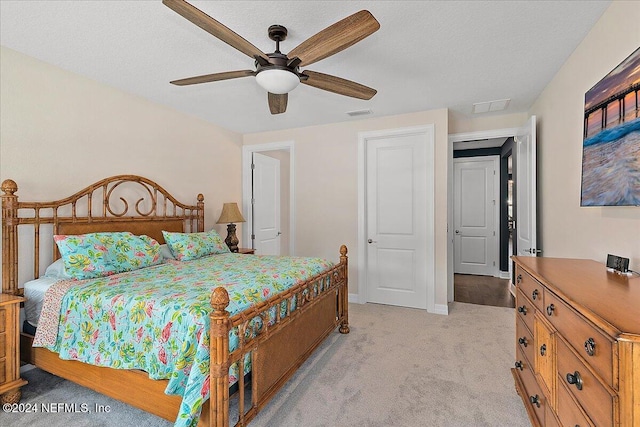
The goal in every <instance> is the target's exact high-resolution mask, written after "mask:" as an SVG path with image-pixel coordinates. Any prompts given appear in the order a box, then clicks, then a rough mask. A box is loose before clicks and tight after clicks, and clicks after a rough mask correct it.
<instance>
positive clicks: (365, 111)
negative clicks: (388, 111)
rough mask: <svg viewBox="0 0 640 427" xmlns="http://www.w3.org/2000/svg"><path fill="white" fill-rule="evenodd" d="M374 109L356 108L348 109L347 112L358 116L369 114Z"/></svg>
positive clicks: (352, 115)
mask: <svg viewBox="0 0 640 427" xmlns="http://www.w3.org/2000/svg"><path fill="white" fill-rule="evenodd" d="M372 113H373V111H371V110H355V111H347V114H348V115H350V116H351V117H356V116H366V115H369V114H372Z"/></svg>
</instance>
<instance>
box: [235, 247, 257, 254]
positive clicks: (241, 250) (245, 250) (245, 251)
mask: <svg viewBox="0 0 640 427" xmlns="http://www.w3.org/2000/svg"><path fill="white" fill-rule="evenodd" d="M238 253H239V254H252V255H253V254H255V253H256V250H255V249H251V248H238Z"/></svg>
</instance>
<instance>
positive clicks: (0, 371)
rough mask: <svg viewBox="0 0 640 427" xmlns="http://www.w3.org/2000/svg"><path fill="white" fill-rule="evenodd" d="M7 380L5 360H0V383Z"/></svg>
mask: <svg viewBox="0 0 640 427" xmlns="http://www.w3.org/2000/svg"><path fill="white" fill-rule="evenodd" d="M6 382H7V360H6V359H2V360H0V385H2V384H4V383H6Z"/></svg>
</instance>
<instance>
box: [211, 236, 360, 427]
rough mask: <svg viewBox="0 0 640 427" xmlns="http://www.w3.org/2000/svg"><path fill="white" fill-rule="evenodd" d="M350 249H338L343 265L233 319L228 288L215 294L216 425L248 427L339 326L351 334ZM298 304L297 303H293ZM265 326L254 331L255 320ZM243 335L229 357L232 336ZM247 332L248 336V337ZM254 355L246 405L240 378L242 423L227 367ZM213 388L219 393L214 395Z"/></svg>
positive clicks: (213, 402) (213, 384) (213, 364)
mask: <svg viewBox="0 0 640 427" xmlns="http://www.w3.org/2000/svg"><path fill="white" fill-rule="evenodd" d="M347 277H348V262H347V248H346V246H344V245H343V246H342V247H341V248H340V263H339V264H338V265H336V266H335V267H333V268H331V269H330V270H328V271H326V272H324V273H322V274H320V275H318V276H316V277H313V278H311V279H309V280H308V281H306V282H303V283H300V284H298V285H296V286H295V287H293V288H291V289H289V290H288V291H286V292H283V293H281V294H278V295H276V296H274V297H272V298H270V299H269V300H267V301H265V302H263V303H261V304H259V305H257V306H255V307H252V308H250V309H248V310H246V311H244V312H242V313H239V314H237V315H235V316H233V317H230V315H229V312H227V311H226V307H227V306H228V304H229V295H228V294H227V291H226V289H224V288H216V289H215V290H214V292H213V294H212V296H211V305H212V307H213V309H214V310H213V312H212V313H211V315H210V319H211V362H210V378H211V397H210V405H209V410H210V420H211V425H212V426H216V427H219V426H225V427H226V426H228V425H230V423H232V424H233V425H237V426H243V425H246V424H247V423H248V422H249V421H251V419H253V418H254V417H255V416H256V415H257V413H258V411H259V410H260V409H261V408H262V407H264V405H265V404H266V403H267V402H268V401H269V400H270V399H271V398H272V397H273V396H274V395H275V393H276V392H277V391H278V390H279V389H280V388H281V387H282V386H283V385H284V384H285V383H286V382H287V380H288V379H289V378H290V377H291V376H292V375H293V374H294V373H295V372H296V370H297V369H298V368H299V367H300V365H302V363H304V361H305V360H306V359H307V358H308V357H309V356H310V355H311V354H312V353H313V351H314V350H315V349H316V348H317V347H318V346H319V345H320V344H321V343H322V341H323V340H324V339H325V338H326V337H327V336H328V335H329V334H330V333H331V332H332V331H333V330H335V329H336V327H338V326H339V327H340V328H339V330H340V332H341V333H343V334H346V333H348V332H349V324H348V323H349V320H348V281H347ZM294 302H295V303H294ZM256 318H260V319H261V323H262V327H261V328H260V329H259V330H256V328H255V322H254V320H255V319H256ZM232 330H234V331H235V332H236V333H237V334H238V336H239V338H240V339H239V344H238V348H237V349H236V350H234V351H233V352H232V353H230V351H229V350H230V349H229V333H230V332H231V331H232ZM247 332H249V333H248V334H247ZM248 353H250V354H251V378H252V383H251V402H250V403H249V404H248V405H247V403H246V402H245V401H244V400H245V394H244V393H243V392H242V390H244V389H245V386H246V385H245V383H244V378H243V377H242V375H241V376H240V379H239V384H240V390H241V392H240V393H238V419H237V420H230V419H229V391H228V385H229V367H230V366H231V365H232V364H233V363H238V364H239V372H243V371H244V360H245V355H246V354H248ZM214 390H215V391H214Z"/></svg>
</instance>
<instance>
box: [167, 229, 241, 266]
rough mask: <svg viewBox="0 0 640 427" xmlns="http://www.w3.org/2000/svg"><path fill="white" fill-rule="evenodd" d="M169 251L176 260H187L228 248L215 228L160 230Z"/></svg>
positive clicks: (223, 251)
mask: <svg viewBox="0 0 640 427" xmlns="http://www.w3.org/2000/svg"><path fill="white" fill-rule="evenodd" d="M162 235H163V236H164V240H165V241H166V242H167V245H168V246H169V249H170V250H171V253H172V254H173V256H174V257H175V259H177V260H178V261H189V260H192V259H197V258H202V257H203V256H206V255H214V254H225V253H229V248H228V247H227V245H226V244H225V243H224V241H223V240H222V237H220V235H219V234H218V233H217V232H216V230H213V229H212V230H211V231H207V232H206V233H172V232H169V231H162Z"/></svg>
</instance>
